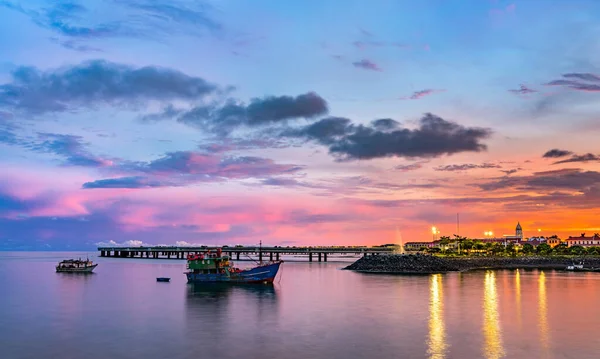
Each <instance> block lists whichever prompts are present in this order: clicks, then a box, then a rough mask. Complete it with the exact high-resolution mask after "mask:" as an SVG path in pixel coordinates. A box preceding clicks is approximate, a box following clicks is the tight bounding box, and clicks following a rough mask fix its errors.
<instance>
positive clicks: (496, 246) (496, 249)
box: [491, 243, 504, 255]
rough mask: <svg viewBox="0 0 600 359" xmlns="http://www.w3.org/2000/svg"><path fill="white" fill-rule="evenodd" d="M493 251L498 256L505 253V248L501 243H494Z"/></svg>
mask: <svg viewBox="0 0 600 359" xmlns="http://www.w3.org/2000/svg"><path fill="white" fill-rule="evenodd" d="M491 250H492V253H493V254H494V255H498V254H500V253H504V246H503V245H502V244H500V243H494V244H493V245H492V248H491Z"/></svg>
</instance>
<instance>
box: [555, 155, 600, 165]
mask: <svg viewBox="0 0 600 359" xmlns="http://www.w3.org/2000/svg"><path fill="white" fill-rule="evenodd" d="M598 161H600V156H596V155H594V154H593V153H586V154H584V155H573V156H571V157H569V158H567V159H564V160H560V161H557V162H554V163H553V164H555V165H556V164H560V163H573V162H598Z"/></svg>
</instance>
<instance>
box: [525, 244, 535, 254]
mask: <svg viewBox="0 0 600 359" xmlns="http://www.w3.org/2000/svg"><path fill="white" fill-rule="evenodd" d="M523 253H525V254H531V253H533V246H532V245H531V244H529V243H525V244H523Z"/></svg>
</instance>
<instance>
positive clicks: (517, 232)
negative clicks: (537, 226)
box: [515, 222, 523, 240]
mask: <svg viewBox="0 0 600 359" xmlns="http://www.w3.org/2000/svg"><path fill="white" fill-rule="evenodd" d="M515 237H519V238H521V240H523V227H521V222H517V228H515Z"/></svg>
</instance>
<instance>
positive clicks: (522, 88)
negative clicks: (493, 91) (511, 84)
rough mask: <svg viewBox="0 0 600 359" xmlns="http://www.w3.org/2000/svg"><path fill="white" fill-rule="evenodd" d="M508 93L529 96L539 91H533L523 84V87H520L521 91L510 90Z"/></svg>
mask: <svg viewBox="0 0 600 359" xmlns="http://www.w3.org/2000/svg"><path fill="white" fill-rule="evenodd" d="M508 92H512V93H514V94H517V95H527V94H530V93H536V92H537V91H536V90H534V89H531V88H529V87H527V86H525V85H523V84H521V85H519V89H517V90H508Z"/></svg>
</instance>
